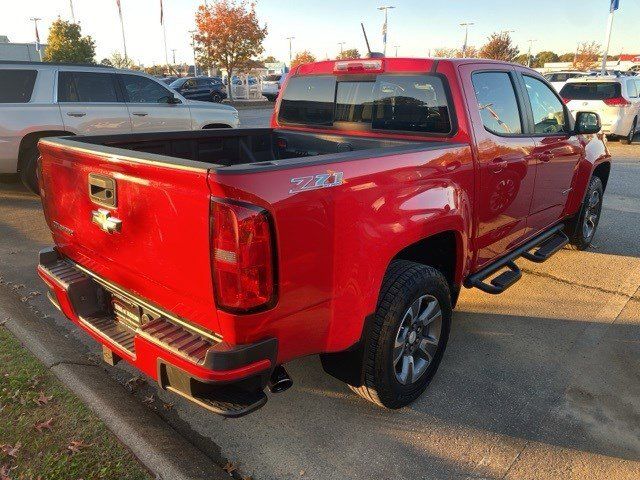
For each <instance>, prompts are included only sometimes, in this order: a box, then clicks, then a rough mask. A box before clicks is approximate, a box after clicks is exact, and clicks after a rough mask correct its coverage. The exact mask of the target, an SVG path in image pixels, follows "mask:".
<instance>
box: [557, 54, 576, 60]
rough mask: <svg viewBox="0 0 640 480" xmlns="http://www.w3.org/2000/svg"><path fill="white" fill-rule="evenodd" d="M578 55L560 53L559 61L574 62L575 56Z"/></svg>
mask: <svg viewBox="0 0 640 480" xmlns="http://www.w3.org/2000/svg"><path fill="white" fill-rule="evenodd" d="M575 56H576V54H575V53H563V54H562V55H560V56H559V57H558V61H559V62H573V59H574V57H575Z"/></svg>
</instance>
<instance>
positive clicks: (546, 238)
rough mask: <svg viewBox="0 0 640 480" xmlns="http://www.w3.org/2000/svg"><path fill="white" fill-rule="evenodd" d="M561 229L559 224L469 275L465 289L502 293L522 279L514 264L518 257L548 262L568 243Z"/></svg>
mask: <svg viewBox="0 0 640 480" xmlns="http://www.w3.org/2000/svg"><path fill="white" fill-rule="evenodd" d="M563 229H564V224H562V223H561V224H559V225H556V226H555V227H553V228H551V229H549V230H547V231H546V232H543V233H542V234H540V235H538V236H537V237H535V238H532V239H531V240H529V241H528V242H527V243H525V244H524V245H522V246H520V247H518V248H516V249H515V250H514V251H513V252H511V253H509V254H508V255H506V256H504V257H502V258H501V259H499V260H498V261H496V262H494V263H492V264H491V265H488V266H486V267H485V268H483V269H482V270H480V271H478V272H476V273H474V274H472V275H469V276H468V277H467V278H466V279H465V281H464V286H465V287H467V288H473V287H475V288H478V289H480V290H482V291H483V292H486V293H491V294H493V295H497V294H499V293H502V292H504V291H505V290H506V289H507V288H509V287H510V286H511V285H513V284H514V283H516V282H517V281H518V280H520V279H521V278H522V271H521V270H520V268H518V266H517V265H516V264H515V262H514V260H516V259H517V258H519V257H524V258H526V259H527V260H530V261H532V262H536V263H542V262H544V261H546V260H548V259H549V258H551V256H552V255H553V254H554V253H556V252H557V251H558V250H560V249H561V248H562V247H564V246H565V245H566V244H567V243H569V239H568V238H567V236H566V235H565V234H564V232H563V231H562V230H563ZM534 248H535V249H536V250H535V251H534V252H533V253H532V252H531V250H533V249H534ZM503 268H506V269H507V270H506V271H504V272H502V273H501V274H500V275H497V276H496V277H494V278H492V279H491V280H490V281H489V283H487V282H486V280H487V279H488V278H490V277H491V276H492V275H494V274H495V273H496V272H498V271H499V270H502V269H503Z"/></svg>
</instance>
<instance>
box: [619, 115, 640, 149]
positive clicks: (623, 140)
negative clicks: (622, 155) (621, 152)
mask: <svg viewBox="0 0 640 480" xmlns="http://www.w3.org/2000/svg"><path fill="white" fill-rule="evenodd" d="M637 126H638V118H637V117H636V118H634V119H633V125H632V126H631V131H630V132H629V134H628V135H627V136H626V137H621V138H620V143H623V144H625V145H631V144H632V143H633V137H635V136H636V128H637Z"/></svg>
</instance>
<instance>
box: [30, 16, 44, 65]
mask: <svg viewBox="0 0 640 480" xmlns="http://www.w3.org/2000/svg"><path fill="white" fill-rule="evenodd" d="M29 20H31V21H32V22H33V25H34V26H35V27H36V50H37V51H38V55H39V56H40V61H42V47H41V46H40V34H39V33H38V22H39V21H40V20H42V19H41V18H40V17H31V18H30V19H29Z"/></svg>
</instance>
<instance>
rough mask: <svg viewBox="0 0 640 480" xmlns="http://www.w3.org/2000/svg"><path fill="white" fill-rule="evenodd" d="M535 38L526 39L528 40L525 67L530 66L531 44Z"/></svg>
mask: <svg viewBox="0 0 640 480" xmlns="http://www.w3.org/2000/svg"><path fill="white" fill-rule="evenodd" d="M536 41H537V40H536V39H535V38H530V39H529V40H527V42H529V53H527V67H531V46H532V45H533V42H536Z"/></svg>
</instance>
